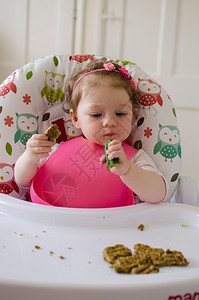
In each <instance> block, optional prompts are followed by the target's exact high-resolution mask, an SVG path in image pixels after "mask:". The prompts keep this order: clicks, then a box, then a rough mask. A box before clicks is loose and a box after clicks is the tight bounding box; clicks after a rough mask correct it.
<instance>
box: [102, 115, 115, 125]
mask: <svg viewBox="0 0 199 300" xmlns="http://www.w3.org/2000/svg"><path fill="white" fill-rule="evenodd" d="M103 125H104V127H113V126H116V121H115V119H114V118H113V117H108V118H107V119H105V120H104V124H103Z"/></svg>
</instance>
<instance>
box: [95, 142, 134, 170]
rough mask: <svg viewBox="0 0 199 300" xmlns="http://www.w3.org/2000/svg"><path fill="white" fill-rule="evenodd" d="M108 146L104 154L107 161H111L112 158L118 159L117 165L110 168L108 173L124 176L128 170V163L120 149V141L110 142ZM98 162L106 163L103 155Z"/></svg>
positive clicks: (122, 150) (121, 148)
mask: <svg viewBox="0 0 199 300" xmlns="http://www.w3.org/2000/svg"><path fill="white" fill-rule="evenodd" d="M108 146H109V147H108V150H107V151H106V153H107V154H108V159H109V160H112V159H114V158H119V164H118V165H117V166H114V167H112V168H111V169H110V171H111V172H113V173H115V174H117V175H120V176H122V175H124V174H125V173H126V172H128V170H129V167H130V162H129V161H128V159H127V158H126V154H125V152H124V149H123V147H122V143H121V141H120V140H117V139H115V140H113V141H111V142H110V143H109V144H108ZM100 162H101V163H105V162H106V159H105V155H103V156H102V157H101V159H100Z"/></svg>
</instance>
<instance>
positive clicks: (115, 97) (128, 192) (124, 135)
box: [15, 59, 167, 208]
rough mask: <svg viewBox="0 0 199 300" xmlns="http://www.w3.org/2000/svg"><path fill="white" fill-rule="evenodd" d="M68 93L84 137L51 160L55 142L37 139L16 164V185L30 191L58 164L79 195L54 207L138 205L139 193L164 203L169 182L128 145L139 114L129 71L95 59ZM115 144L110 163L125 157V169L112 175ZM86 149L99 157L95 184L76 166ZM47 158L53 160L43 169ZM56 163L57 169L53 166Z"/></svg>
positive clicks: (63, 147)
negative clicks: (109, 165) (75, 158)
mask: <svg viewBox="0 0 199 300" xmlns="http://www.w3.org/2000/svg"><path fill="white" fill-rule="evenodd" d="M65 94H66V101H67V105H69V107H70V115H71V120H72V122H73V124H74V126H75V127H76V128H77V129H81V131H82V133H83V137H79V138H75V139H73V140H70V141H66V142H64V143H62V144H61V145H60V146H58V148H57V150H56V151H55V152H54V153H53V154H52V155H50V152H51V148H52V146H53V143H52V142H51V141H48V138H47V137H46V135H45V134H35V135H33V136H32V137H31V138H30V139H29V140H28V142H27V144H26V150H25V152H24V153H23V154H22V155H21V157H19V159H18V160H17V162H16V165H15V180H16V182H17V183H18V184H19V185H22V186H29V185H30V184H31V182H32V180H33V184H34V186H36V183H37V184H38V183H39V182H41V178H42V181H45V177H43V176H44V175H43V174H44V173H45V174H46V175H45V176H46V177H47V174H51V173H53V172H54V173H56V172H58V170H57V171H56V170H55V169H56V165H63V164H64V165H67V168H65V172H66V174H67V176H68V178H69V177H70V178H72V179H73V180H74V182H75V187H76V193H74V197H73V199H71V200H70V201H66V203H65V204H63V203H62V204H59V203H58V200H57V199H58V198H60V197H61V196H60V197H57V195H56V197H57V198H56V199H54V200H52V201H51V204H52V203H53V205H58V206H60V205H61V206H70V207H86V208H91V207H92V208H100V207H114V206H125V205H132V204H134V196H133V195H134V193H135V194H136V195H137V196H138V197H139V198H140V199H141V200H143V201H147V202H150V203H159V202H161V201H163V200H164V199H165V197H166V193H167V188H166V186H167V185H166V180H165V178H164V177H163V175H162V174H161V173H160V172H159V171H158V170H157V168H156V166H155V164H154V162H153V161H152V159H151V158H150V156H149V155H148V154H147V153H145V152H144V151H143V150H137V149H135V148H134V147H132V146H130V145H128V144H127V143H125V141H126V140H127V139H128V137H129V135H130V133H131V130H132V124H133V123H134V121H135V119H136V114H137V110H138V104H137V99H138V92H137V90H136V83H135V81H134V79H133V78H131V76H130V74H129V73H128V71H127V70H126V69H125V68H124V67H121V66H120V65H118V64H116V63H115V62H112V61H106V60H105V59H100V60H98V59H96V60H93V61H91V62H90V63H88V64H87V65H86V66H85V67H84V68H82V69H81V70H80V71H79V72H78V73H77V74H76V75H75V76H74V77H73V78H72V79H71V80H70V81H69V82H68V83H67V85H66V88H65ZM67 109H68V108H67ZM110 139H113V140H112V141H111V142H110V143H109V147H108V150H107V155H108V159H109V160H112V159H114V158H119V164H118V165H116V166H113V167H112V168H111V169H110V172H109V171H107V169H106V168H104V167H103V166H104V163H105V162H106V159H105V154H104V145H105V144H106V143H107V141H108V140H110ZM83 145H87V146H89V147H90V148H91V149H93V151H95V152H96V153H97V154H98V155H97V156H96V157H99V159H98V161H97V163H98V167H96V170H98V172H96V174H95V175H94V176H93V177H92V178H91V179H89V180H86V178H85V176H80V175H81V174H80V173H79V174H78V172H77V168H76V169H75V166H74V165H73V166H72V164H71V163H70V161H71V159H72V156H73V155H74V153H75V151H76V150H77V149H80V148H81V147H83ZM56 147H57V146H56ZM49 156H50V158H49V159H47V158H48V157H49ZM69 158H70V160H69ZM41 159H47V161H46V162H45V164H44V165H42V166H40V165H41V163H40V162H41ZM53 159H54V160H55V159H56V164H52V162H53ZM58 162H59V163H58ZM44 170H45V172H44ZM41 172H42V173H41ZM41 174H42V175H41ZM41 176H42V177H41ZM87 179H88V178H87ZM110 191H111V192H110ZM114 191H115V192H114ZM88 196H90V197H89V199H88Z"/></svg>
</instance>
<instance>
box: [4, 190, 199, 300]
mask: <svg viewBox="0 0 199 300" xmlns="http://www.w3.org/2000/svg"><path fill="white" fill-rule="evenodd" d="M141 223H142V224H144V230H143V231H140V230H138V225H139V224H141ZM118 243H120V244H123V245H125V246H127V247H129V248H130V249H131V250H132V251H133V246H134V245H135V244H136V243H143V244H148V245H149V246H152V247H161V248H163V249H164V250H166V249H168V248H169V249H171V250H179V251H181V252H182V253H183V254H184V256H185V257H186V258H187V259H188V261H189V262H190V263H189V265H188V266H186V267H175V266H174V267H162V268H160V271H159V273H156V274H147V275H130V274H118V273H115V272H114V270H113V269H111V268H110V264H109V263H107V262H106V261H104V259H103V255H102V253H103V249H104V248H105V247H107V246H113V245H115V244H118ZM35 246H36V248H39V249H36V248H35ZM37 246H38V247H37ZM186 293H190V295H197V293H199V208H196V207H192V206H188V205H183V204H166V203H165V204H159V205H150V204H140V205H136V206H132V207H122V208H112V209H95V210H93V209H91V210H87V209H71V208H69V209H67V208H57V207H47V206H42V205H36V204H32V203H28V202H24V201H21V200H18V199H15V198H12V197H9V196H6V195H3V194H1V196H0V299H1V300H5V299H9V300H11V299H20V300H26V299H29V300H33V299H34V300H35V299H48V300H51V299H56V300H59V299H75V300H78V299H81V300H90V299H95V300H98V299H99V300H101V299H109V300H110V299H114V300H115V299H118V300H119V299H139V300H143V299H161V300H164V299H175V298H169V297H172V296H176V295H181V296H182V299H184V298H183V295H185V294H186ZM132 295H133V298H132ZM179 299H181V298H179ZM190 299H192V298H190Z"/></svg>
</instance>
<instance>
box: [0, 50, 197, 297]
mask: <svg viewBox="0 0 199 300" xmlns="http://www.w3.org/2000/svg"><path fill="white" fill-rule="evenodd" d="M95 58H100V57H99V56H94V55H71V56H67V55H52V56H47V57H42V58H40V59H38V60H36V61H34V62H31V63H29V64H27V65H25V66H23V67H22V68H20V69H18V70H16V71H14V72H13V73H12V74H11V75H10V76H8V78H7V79H6V80H5V81H4V82H3V83H2V84H1V86H0V153H1V156H0V269H1V272H0V298H1V300H7V299H9V300H12V299H16V300H18V299H20V300H27V299H29V300H35V299H44V300H45V299H46V300H47V299H48V300H54V299H56V300H73V299H76V300H80V299H81V300H92V299H95V300H101V299H105V300H106V299H109V300H121V299H123V300H128V299H134V300H143V299H149V300H152V299H153V300H159V299H185V297H189V296H190V297H189V298H190V299H192V298H193V299H196V298H195V297H197V295H198V282H199V259H198V252H199V243H198V224H199V208H198V207H196V206H197V204H198V189H197V185H196V183H195V181H194V179H193V178H192V177H190V176H187V175H186V176H185V175H181V173H180V170H181V159H182V158H181V146H180V131H179V129H178V126H177V117H176V111H175V108H174V106H173V103H172V100H171V98H170V97H169V95H168V94H167V92H166V91H165V89H164V88H163V87H162V86H161V85H160V84H158V83H157V82H155V81H154V80H153V79H152V78H150V76H149V75H148V74H146V73H145V72H144V71H143V70H142V69H141V68H139V67H138V66H137V65H136V64H135V63H132V62H130V61H121V60H116V61H117V62H118V63H119V64H120V65H121V66H125V68H127V69H128V71H129V73H130V74H131V76H132V77H133V78H134V79H135V81H136V83H137V86H138V89H139V91H140V100H139V101H140V108H139V112H138V116H137V119H136V121H135V123H134V125H133V128H132V133H131V136H130V141H131V144H132V145H133V146H134V147H136V148H138V149H139V148H142V149H144V150H145V151H146V152H147V153H148V154H149V155H150V156H151V157H152V158H153V160H154V161H155V163H156V165H157V168H158V169H159V170H160V171H161V172H162V173H163V175H164V176H165V178H166V179H167V181H168V195H167V198H166V199H165V202H167V203H161V204H157V205H151V204H147V203H140V200H139V199H137V203H139V204H138V205H131V206H124V207H113V208H104V209H103V208H100V209H79V208H69V207H56V206H45V205H40V204H35V203H31V199H30V191H29V188H22V187H20V186H18V185H17V184H16V182H15V180H14V175H13V174H14V172H13V170H14V165H15V162H16V160H17V158H18V157H19V156H20V155H21V154H22V153H23V151H24V150H25V146H26V142H27V140H28V139H29V138H30V137H31V136H32V135H33V134H34V133H43V132H45V130H46V129H47V128H48V127H49V126H50V125H51V124H57V125H58V127H59V129H60V131H61V135H60V137H59V138H58V139H57V141H56V142H58V143H60V142H62V141H65V140H69V139H72V138H75V137H77V136H80V135H81V132H80V131H78V130H76V129H75V128H74V126H73V124H72V122H71V120H70V115H69V113H65V112H63V109H62V103H63V101H64V84H65V82H66V80H67V79H69V78H70V77H71V76H73V74H74V73H75V72H76V71H77V70H79V69H81V68H82V66H83V65H85V64H87V63H88V62H89V61H90V60H93V59H95ZM85 168H86V166H85ZM41 184H42V182H41ZM53 184H54V185H53V187H56V182H53ZM143 184H144V182H143ZM71 190H72V186H71ZM23 200H26V201H23ZM171 202H177V203H181V204H180V205H179V204H176V203H171ZM139 225H142V228H143V229H144V230H143V231H140V230H139V228H140V226H139ZM136 243H142V244H148V245H150V246H151V247H157V248H160V247H161V248H163V249H164V250H166V249H168V248H170V249H172V250H178V251H182V252H183V254H184V255H185V256H186V258H187V260H188V261H189V262H190V263H189V265H188V266H181V267H179V266H178V267H176V266H173V267H164V268H161V270H160V272H159V273H156V274H147V275H145V274H139V275H132V274H128V275H127V274H125V275H124V274H117V273H115V272H114V270H113V268H110V266H109V264H108V263H107V262H106V261H105V260H104V258H103V249H104V248H105V247H107V246H113V245H115V244H124V245H125V246H127V247H129V248H130V249H131V250H132V251H133V249H134V245H135V244H136ZM188 295H189V296H188Z"/></svg>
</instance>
